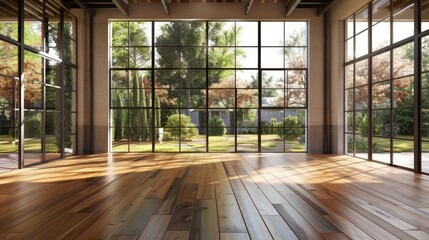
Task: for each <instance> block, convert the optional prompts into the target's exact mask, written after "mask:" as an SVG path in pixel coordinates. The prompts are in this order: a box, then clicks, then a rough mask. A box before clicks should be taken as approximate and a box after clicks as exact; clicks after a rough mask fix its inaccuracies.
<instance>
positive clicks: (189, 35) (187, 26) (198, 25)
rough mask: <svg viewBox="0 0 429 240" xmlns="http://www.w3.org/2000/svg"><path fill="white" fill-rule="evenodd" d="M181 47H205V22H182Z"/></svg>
mask: <svg viewBox="0 0 429 240" xmlns="http://www.w3.org/2000/svg"><path fill="white" fill-rule="evenodd" d="M180 45H181V46H205V45H206V23H205V22H197V21H192V22H181V23H180Z"/></svg>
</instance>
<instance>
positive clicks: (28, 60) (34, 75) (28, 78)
mask: <svg viewBox="0 0 429 240" xmlns="http://www.w3.org/2000/svg"><path fill="white" fill-rule="evenodd" d="M43 71H44V70H43V58H41V57H39V56H38V55H36V54H34V53H31V52H28V51H26V52H24V81H25V82H24V106H25V108H27V109H29V108H33V109H40V108H42V107H43V103H42V83H43Z"/></svg>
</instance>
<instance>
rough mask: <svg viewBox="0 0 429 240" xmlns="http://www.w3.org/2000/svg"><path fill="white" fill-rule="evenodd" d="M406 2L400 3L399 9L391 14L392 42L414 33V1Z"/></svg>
mask: <svg viewBox="0 0 429 240" xmlns="http://www.w3.org/2000/svg"><path fill="white" fill-rule="evenodd" d="M406 2H407V3H406V5H405V6H404V4H401V10H400V11H399V12H397V13H395V15H393V42H394V43H395V42H399V41H401V40H403V39H405V38H407V37H411V36H413V35H414V4H412V3H413V2H414V1H410V0H408V1H406ZM395 10H396V9H395Z"/></svg>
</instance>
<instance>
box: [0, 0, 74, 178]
mask: <svg viewBox="0 0 429 240" xmlns="http://www.w3.org/2000/svg"><path fill="white" fill-rule="evenodd" d="M21 4H22V5H23V11H24V12H23V18H19V16H20V14H19V7H18V6H19V5H20V4H19V3H18V1H3V2H1V3H0V8H2V9H7V11H3V14H2V16H1V17H0V138H1V140H0V171H2V170H4V169H6V168H17V167H18V166H27V165H31V164H34V163H39V162H43V161H46V160H51V159H58V158H60V157H61V156H64V154H73V153H75V152H76V147H75V136H76V124H75V122H76V112H77V111H76V99H77V98H76V94H77V91H76V69H77V65H76V61H75V55H76V54H75V51H76V36H75V28H76V19H75V17H73V16H72V15H71V14H70V13H68V12H67V11H65V10H64V9H63V8H62V7H61V6H60V5H59V4H58V3H57V2H56V1H53V0H46V1H34V0H30V1H27V0H26V1H21ZM20 22H21V23H22V24H19V23H20ZM21 26H22V27H23V29H22V30H23V31H22V32H23V36H22V38H19V37H18V35H19V32H20V27H21ZM19 59H21V61H22V62H19ZM21 64H22V66H23V69H22V72H21V73H20V72H19V65H21ZM21 84H22V85H21ZM20 99H22V100H23V101H22V102H21V101H20ZM21 127H23V128H22V129H23V134H22V136H23V139H21V138H20V136H21V134H20V131H21ZM19 149H21V150H22V154H20V153H19Z"/></svg>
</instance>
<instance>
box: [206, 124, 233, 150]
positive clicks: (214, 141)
mask: <svg viewBox="0 0 429 240" xmlns="http://www.w3.org/2000/svg"><path fill="white" fill-rule="evenodd" d="M224 132H225V129H224V128H209V149H208V151H209V152H235V134H234V129H233V128H227V130H226V133H224ZM223 133H224V134H223ZM222 134H223V135H222Z"/></svg>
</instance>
